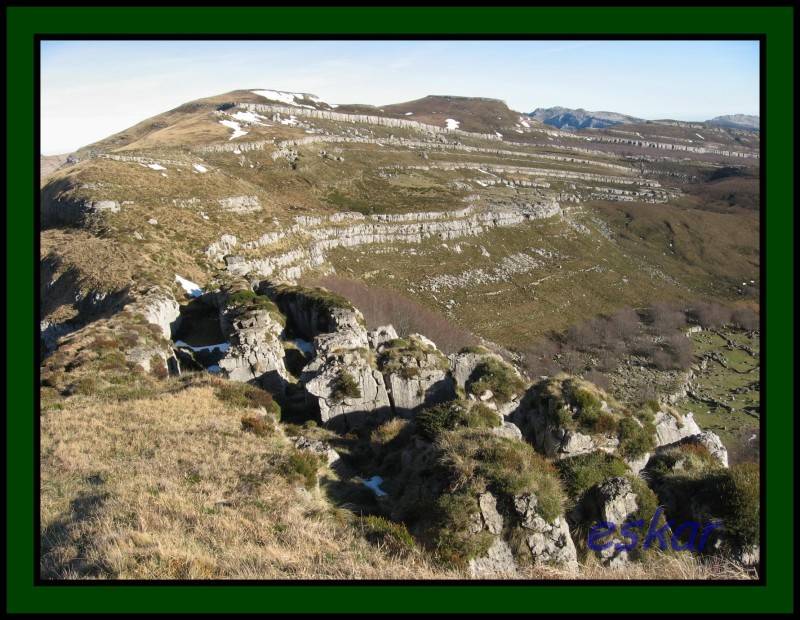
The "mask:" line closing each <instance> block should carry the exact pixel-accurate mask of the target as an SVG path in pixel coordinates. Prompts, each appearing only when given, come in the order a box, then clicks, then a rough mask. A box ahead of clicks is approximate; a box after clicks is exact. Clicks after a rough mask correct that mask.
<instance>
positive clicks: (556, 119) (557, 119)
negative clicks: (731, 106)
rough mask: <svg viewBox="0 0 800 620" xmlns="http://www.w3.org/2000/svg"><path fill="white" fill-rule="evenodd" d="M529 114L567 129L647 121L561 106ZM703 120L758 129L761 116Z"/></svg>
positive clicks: (730, 127) (543, 121)
mask: <svg viewBox="0 0 800 620" xmlns="http://www.w3.org/2000/svg"><path fill="white" fill-rule="evenodd" d="M528 116H530V117H531V118H533V119H535V120H537V121H540V122H542V123H544V124H545V125H550V126H551V127H557V128H558V129H564V130H567V131H574V130H577V129H603V128H604V127H611V126H613V125H622V124H624V123H641V122H645V119H642V118H637V117H635V116H628V115H627V114H620V113H618V112H603V111H600V112H592V111H591V110H584V109H583V108H577V109H576V108H562V107H560V106H556V107H553V108H536V109H535V110H534V111H533V112H531V113H529V114H528ZM702 122H704V123H706V124H708V125H712V126H716V127H725V128H728V129H749V130H758V128H759V117H758V116H751V115H749V114H728V115H725V116H717V117H715V118H712V119H709V120H707V121H702Z"/></svg>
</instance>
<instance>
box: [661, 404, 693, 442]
mask: <svg viewBox="0 0 800 620" xmlns="http://www.w3.org/2000/svg"><path fill="white" fill-rule="evenodd" d="M654 424H655V426H656V446H664V445H666V444H670V443H675V442H676V441H680V440H681V439H683V438H684V437H688V436H689V435H698V434H699V433H701V432H702V431H701V429H700V427H699V426H698V425H697V422H695V421H694V416H693V415H692V414H691V413H687V414H686V415H684V416H681V415H680V414H673V413H670V412H669V411H658V412H656V414H655V419H654Z"/></svg>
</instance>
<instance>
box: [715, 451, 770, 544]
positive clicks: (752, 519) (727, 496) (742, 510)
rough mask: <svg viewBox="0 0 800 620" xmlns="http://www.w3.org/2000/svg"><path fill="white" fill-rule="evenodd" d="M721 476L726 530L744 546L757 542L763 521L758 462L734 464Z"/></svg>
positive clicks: (720, 490)
mask: <svg viewBox="0 0 800 620" xmlns="http://www.w3.org/2000/svg"><path fill="white" fill-rule="evenodd" d="M718 478H719V485H718V487H717V489H718V492H719V496H720V504H721V505H722V510H721V512H723V513H724V515H725V516H724V524H725V525H724V527H725V531H726V532H727V534H728V535H729V536H731V537H732V538H733V539H734V540H735V541H736V543H738V544H739V545H740V546H746V545H752V544H754V543H756V542H757V541H758V536H759V524H760V505H759V490H760V479H759V468H758V464H757V463H739V464H737V465H733V466H732V467H731V468H730V469H725V470H722V472H720V474H719V475H718Z"/></svg>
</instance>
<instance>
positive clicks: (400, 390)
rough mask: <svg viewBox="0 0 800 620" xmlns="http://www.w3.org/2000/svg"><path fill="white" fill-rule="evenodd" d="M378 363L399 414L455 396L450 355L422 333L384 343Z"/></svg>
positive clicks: (405, 414) (414, 410)
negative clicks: (449, 360) (446, 355)
mask: <svg viewBox="0 0 800 620" xmlns="http://www.w3.org/2000/svg"><path fill="white" fill-rule="evenodd" d="M378 366H379V368H380V370H381V372H382V373H383V378H384V382H385V385H386V389H387V391H388V393H389V397H390V399H391V401H392V405H393V407H394V411H395V413H396V414H397V415H402V416H409V415H412V414H413V413H415V412H416V411H417V410H419V409H420V408H422V407H428V406H431V405H435V404H438V403H441V402H445V401H448V400H452V399H453V398H455V385H454V383H453V379H452V377H451V376H450V372H449V369H448V363H447V358H446V357H445V356H444V354H442V353H441V352H440V351H439V350H438V349H437V348H436V345H435V344H433V342H431V341H430V340H428V339H427V338H425V337H424V336H421V335H420V334H412V335H411V336H409V337H408V338H407V339H404V340H392V341H389V342H387V343H386V344H384V345H381V346H380V347H379V356H378Z"/></svg>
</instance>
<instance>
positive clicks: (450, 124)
mask: <svg viewBox="0 0 800 620" xmlns="http://www.w3.org/2000/svg"><path fill="white" fill-rule="evenodd" d="M444 122H445V123H447V128H448V129H458V126H459V125H460V124H461V123H459V122H458V121H457V120H456V119H454V118H446V119H444Z"/></svg>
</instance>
